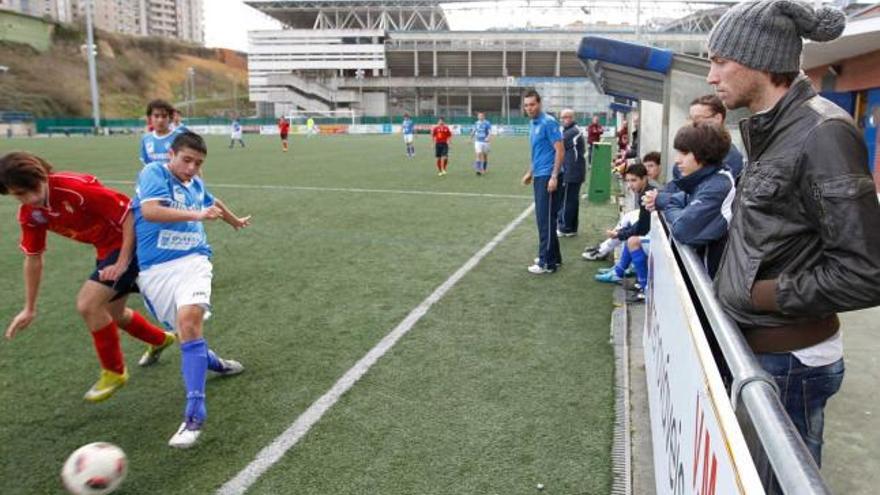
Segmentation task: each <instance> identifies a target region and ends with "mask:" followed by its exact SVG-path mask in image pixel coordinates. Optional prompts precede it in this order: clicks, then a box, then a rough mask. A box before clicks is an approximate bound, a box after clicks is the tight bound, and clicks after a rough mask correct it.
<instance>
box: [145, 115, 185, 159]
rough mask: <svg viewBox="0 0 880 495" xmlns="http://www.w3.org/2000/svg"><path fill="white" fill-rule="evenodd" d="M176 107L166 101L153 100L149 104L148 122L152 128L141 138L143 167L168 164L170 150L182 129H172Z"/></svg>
mask: <svg viewBox="0 0 880 495" xmlns="http://www.w3.org/2000/svg"><path fill="white" fill-rule="evenodd" d="M174 111H175V110H174V107H173V106H171V104H170V103H168V102H167V101H165V100H153V101H151V102H150V103H148V104H147V120H148V121H149V123H150V127H151V128H152V129H151V130H150V132H148V133H147V134H144V137H142V138H141V149H140V159H141V165H146V164H148V163H153V162H159V163H167V162H168V150H169V149H171V143H172V141H174V138H175V137H176V136H177V133H178V132H180V131H181V130H182V129H172V128H171V117H172V115H174Z"/></svg>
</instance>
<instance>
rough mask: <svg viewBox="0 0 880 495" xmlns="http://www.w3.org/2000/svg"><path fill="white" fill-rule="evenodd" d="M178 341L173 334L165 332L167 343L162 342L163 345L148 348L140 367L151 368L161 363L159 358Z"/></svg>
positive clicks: (140, 361)
mask: <svg viewBox="0 0 880 495" xmlns="http://www.w3.org/2000/svg"><path fill="white" fill-rule="evenodd" d="M176 340H177V337H175V336H174V334H173V333H171V332H165V342H162V345H149V346H147V350H146V351H144V354H143V355H142V356H141V359H140V360H139V361H138V366H150V365H153V364H156V363H157V362H159V356H161V355H162V351H164V350H165V349H167V348H168V346H170V345H171V344H173V343H174V342H175V341H176Z"/></svg>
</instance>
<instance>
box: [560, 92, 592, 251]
mask: <svg viewBox="0 0 880 495" xmlns="http://www.w3.org/2000/svg"><path fill="white" fill-rule="evenodd" d="M559 117H560V119H561V120H562V128H563V129H564V130H563V131H562V142H563V146H564V147H565V161H564V162H563V165H562V188H561V192H560V196H561V198H560V208H561V210H560V211H559V224H558V225H557V227H556V230H557V231H558V232H557V235H559V236H562V237H571V236H574V235H577V230H578V210H580V201H579V200H580V191H581V184H583V182H584V177H585V176H586V174H587V160H586V157H585V156H584V152H585V151H586V149H585V148H586V146H584V134H583V132H582V131H581V128H580V127H579V126H578V125H577V122H575V120H574V110H571V109H569V108H566V109H565V110H563V111H562V112H560V113H559Z"/></svg>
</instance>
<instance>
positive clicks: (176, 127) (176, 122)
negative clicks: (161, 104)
mask: <svg viewBox="0 0 880 495" xmlns="http://www.w3.org/2000/svg"><path fill="white" fill-rule="evenodd" d="M169 127H170V128H171V130H172V131H174V132H183V131H188V130H189V128H187V127H186V124H184V123H183V115H181V114H180V110H178V109H176V108H175V109H174V112H173V113H172V114H171V124H170V125H169Z"/></svg>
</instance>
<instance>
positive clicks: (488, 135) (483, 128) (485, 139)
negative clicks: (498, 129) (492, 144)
mask: <svg viewBox="0 0 880 495" xmlns="http://www.w3.org/2000/svg"><path fill="white" fill-rule="evenodd" d="M471 135H472V136H473V138H474V153H476V155H477V159H476V161H474V170H476V171H477V175H483V174H485V173H486V168H488V167H489V140H491V139H492V124H491V123H490V122H489V121H488V120H486V114H485V113H483V112H480V113H478V114H477V121H476V122H474V130H473V131H471Z"/></svg>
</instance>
